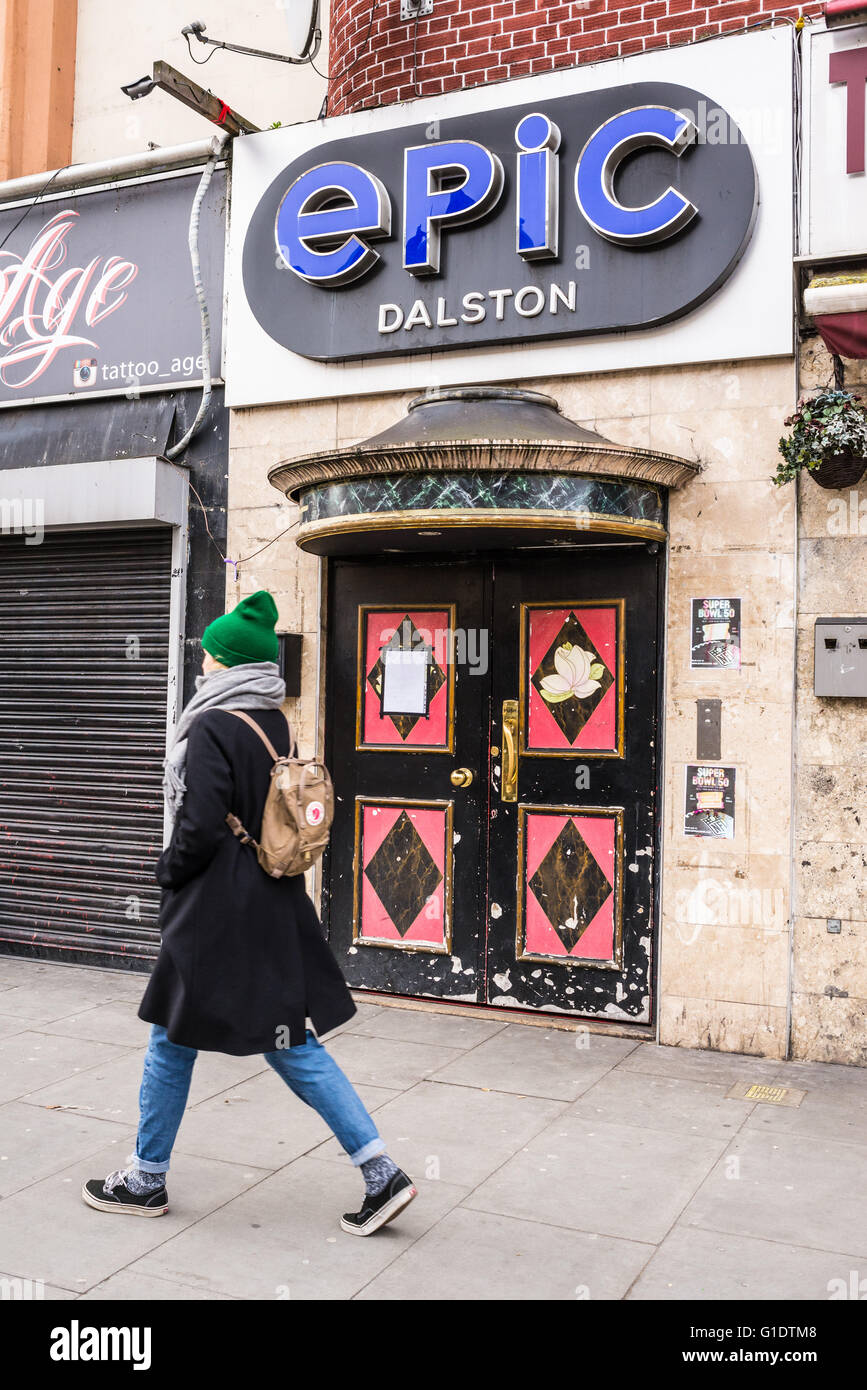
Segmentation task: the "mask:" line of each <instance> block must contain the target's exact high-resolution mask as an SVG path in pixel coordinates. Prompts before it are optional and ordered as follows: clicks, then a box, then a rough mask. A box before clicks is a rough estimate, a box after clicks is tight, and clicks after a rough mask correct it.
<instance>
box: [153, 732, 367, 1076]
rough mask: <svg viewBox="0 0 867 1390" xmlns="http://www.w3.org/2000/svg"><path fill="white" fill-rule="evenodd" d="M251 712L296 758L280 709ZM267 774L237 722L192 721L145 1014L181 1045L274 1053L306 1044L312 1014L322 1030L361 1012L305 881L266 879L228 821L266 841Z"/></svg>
mask: <svg viewBox="0 0 867 1390" xmlns="http://www.w3.org/2000/svg"><path fill="white" fill-rule="evenodd" d="M247 712H248V713H250V714H251V717H252V718H253V719H255V721H256V723H257V724H259V726H260V728H262V730H263V731H264V732H265V733H266V734H267V736H268V738H269V739H270V740H271V742H272V744H273V745H274V747H275V748H276V750H277V752H278V753H281V754H283V753H288V752H289V732H288V728H287V724H286V720H285V718H284V717H283V715H282V713H281V712H280V710H252V711H247ZM270 773H271V758H270V757H269V755H268V751H267V749H266V748H265V746H264V744H263V743H262V742H261V740H260V739H258V738H257V737H256V735H255V734H254V733H253V730H252V729H250V728H248V727H247V726H246V725H245V724H244V723H243V722H242V721H241V720H240V719H237V718H236V717H235V715H233V714H230V713H228V711H226V710H207V711H205V712H204V713H203V714H200V715H199V716H198V717H197V718H196V720H195V721H194V723H193V724H192V726H191V728H190V734H189V742H188V745H187V765H186V773H185V780H186V784H187V791H186V795H185V796H184V801H183V805H182V807H181V811H180V814H179V815H178V818H177V820H176V822H175V826H174V831H173V834H172V838H171V843H170V844H169V846H168V848H167V849H165V850H164V851H163V853H162V855H161V856H160V860H159V863H158V864H157V871H156V876H157V882H158V883H159V884H160V885H161V886H162V888H163V894H162V900H161V904H160V917H159V925H160V932H161V937H162V942H161V947H160V953H159V956H158V958H157V961H156V965H155V966H154V970H153V974H152V975H151V978H150V980H149V982H148V986H147V989H146V990H145V993H144V998H143V999H142V1002H141V1006H140V1008H139V1018H142V1019H144V1020H145V1021H146V1022H148V1023H159V1024H162V1025H163V1027H164V1028H165V1029H166V1030H167V1032H168V1035H169V1038H170V1040H171V1041H172V1042H176V1043H180V1044H182V1045H183V1046H185V1047H194V1048H198V1049H201V1050H203V1051H205V1052H229V1053H232V1054H234V1055H235V1056H247V1055H249V1054H251V1053H261V1052H271V1051H274V1050H275V1049H277V1048H278V1047H279V1046H281V1045H282V1046H284V1047H285V1046H286V1045H287V1040H288V1045H289V1046H290V1047H295V1046H297V1045H299V1044H301V1043H303V1042H304V1041H305V1040H306V1023H305V1020H306V1018H309V1019H310V1021H311V1023H312V1025H313V1028H314V1029H315V1031H316V1032H317V1034H321V1033H327V1032H328V1031H329V1030H330V1029H332V1028H336V1027H337V1026H338V1024H340V1023H345V1022H346V1021H347V1019H349V1018H351V1017H352V1015H353V1014H354V1013H355V1004H354V1003H353V1001H352V996H351V995H350V993H349V990H348V989H347V987H346V983H345V981H344V979H343V976H342V975H341V973H340V968H339V966H338V964H337V962H336V960H335V959H334V956H333V955H332V953H331V949H330V947H329V946H328V943H327V942H326V940H325V937H324V935H323V932H322V928H321V926H320V925H319V920H318V918H317V916H316V911H315V909H314V907H313V904H312V902H311V901H310V899H309V897H308V896H307V893H306V891H305V886H304V876H303V875H302V874H299V875H298V876H297V877H295V878H269V876H268V875H267V874H266V873H265V871H264V869H262V868H260V866H259V863H258V860H257V859H256V851H255V850H254V849H253V848H252V846H251V845H242V844H241V841H240V840H238V839H237V838H236V837H235V836H234V835H233V834H232V832H231V831H230V829H229V827H228V826H227V825H226V820H225V818H226V813H227V812H228V811H232V812H234V814H235V815H236V816H238V817H239V819H240V820H241V821H242V823H243V824H244V826H245V827H246V829H247V830H248V831H249V833H250V834H251V835H252V836H253V838H254V839H256V840H258V838H259V833H260V830H261V824H262V812H263V810H264V807H265V798H266V796H267V793H268V786H269V782H270ZM280 1030H288V1032H287V1031H282V1032H281V1031H280Z"/></svg>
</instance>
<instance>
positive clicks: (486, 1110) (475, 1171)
mask: <svg viewBox="0 0 867 1390" xmlns="http://www.w3.org/2000/svg"><path fill="white" fill-rule="evenodd" d="M562 1108H563V1106H562V1103H561V1102H558V1101H552V1100H547V1099H544V1098H540V1097H538V1096H513V1095H509V1094H507V1093H505V1092H503V1091H476V1090H473V1089H472V1088H470V1087H464V1086H444V1085H441V1084H440V1083H439V1082H438V1081H421V1082H419V1084H418V1085H417V1086H414V1087H413V1088H412V1090H410V1091H407V1092H406V1093H405V1094H404V1095H402V1096H400V1097H398V1098H397V1099H396V1100H391V1101H389V1102H388V1103H387V1104H386V1105H384V1106H383V1107H382V1109H381V1110H379V1111H378V1112H377V1115H376V1124H377V1128H378V1129H379V1131H380V1133H381V1134H382V1137H383V1139H384V1140H385V1142H386V1145H387V1147H388V1152H389V1153H390V1155H391V1157H392V1158H393V1159H394V1161H395V1163H398V1164H400V1166H401V1167H402V1168H403V1169H404V1170H405V1171H406V1172H407V1173H409V1174H410V1175H411V1176H412V1177H413V1178H422V1177H427V1178H431V1177H434V1178H436V1177H438V1178H439V1179H440V1180H441V1181H443V1182H448V1183H456V1184H458V1185H461V1186H466V1187H474V1186H476V1184H477V1183H480V1182H482V1181H484V1179H485V1178H487V1177H488V1176H489V1175H490V1174H491V1173H493V1172H494V1171H495V1169H497V1168H499V1167H500V1165H501V1164H502V1163H504V1162H505V1161H506V1159H508V1158H509V1157H510V1156H511V1155H512V1154H514V1153H516V1152H517V1150H518V1149H520V1148H521V1147H522V1146H523V1145H524V1144H526V1143H528V1141H529V1140H530V1139H531V1138H532V1137H533V1135H535V1134H538V1133H539V1131H540V1130H542V1129H544V1128H545V1127H546V1126H547V1125H548V1124H550V1123H551V1121H552V1120H553V1119H554V1118H555V1117H556V1116H557V1115H558V1114H559V1113H560V1111H561V1110H562ZM316 1157H317V1158H325V1159H341V1160H342V1161H344V1162H347V1163H348V1160H347V1159H346V1158H345V1155H344V1154H343V1151H342V1150H341V1148H340V1146H339V1145H338V1143H337V1141H336V1140H335V1139H329V1140H328V1141H327V1142H326V1143H324V1144H323V1145H322V1147H321V1148H319V1149H317V1150H316Z"/></svg>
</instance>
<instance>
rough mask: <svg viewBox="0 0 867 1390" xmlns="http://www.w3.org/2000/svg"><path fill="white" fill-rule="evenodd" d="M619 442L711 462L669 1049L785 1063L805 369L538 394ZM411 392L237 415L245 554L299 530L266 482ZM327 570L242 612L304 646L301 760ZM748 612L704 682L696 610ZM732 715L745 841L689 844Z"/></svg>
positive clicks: (697, 574) (561, 386)
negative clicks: (798, 424) (785, 480)
mask: <svg viewBox="0 0 867 1390" xmlns="http://www.w3.org/2000/svg"><path fill="white" fill-rule="evenodd" d="M522 385H525V386H527V387H529V388H531V389H537V390H541V391H545V392H547V393H548V394H549V395H552V396H554V397H555V398H556V399H557V400H558V401H559V402H560V405H561V408H562V410H563V411H564V413H565V414H566V415H568V416H570V417H571V418H572V419H574V420H577V421H579V422H580V423H582V424H587V425H590V426H591V427H592V428H594V429H598V430H599V431H600V432H601V433H602V434H604V435H606V436H608V437H609V438H611V439H612V440H615V441H617V442H619V443H626V444H635V445H641V446H645V447H655V448H658V449H661V450H663V451H666V452H671V453H675V454H680V455H683V456H685V457H687V458H695V459H698V460H700V461H701V463H702V464H703V467H704V471H703V472H702V474H701V475H700V476H699V478H698V479H697V480H696V481H694V482H692V483H690V484H689V485H688V487H686V488H685V489H684V490H683V491H682V492H678V493H675V494H673V495H672V497H671V515H670V531H671V544H670V566H669V597H668V653H667V660H666V697H665V705H666V720H665V726H666V727H665V754H664V789H663V790H664V839H663V881H662V903H663V906H662V923H661V930H660V943H661V1000H659V1001H658V1002H657V1013H658V1016H659V1018H660V1032H661V1039H662V1041H663V1042H666V1043H673V1044H680V1045H682V1046H690V1047H693V1046H701V1047H711V1048H718V1049H721V1050H724V1051H736V1052H751V1053H756V1054H762V1055H768V1056H777V1057H779V1056H783V1055H784V1053H785V1048H786V1036H787V1026H786V1025H787V999H788V975H789V939H790V938H789V888H790V878H791V819H790V807H791V786H792V755H791V754H792V748H791V737H792V705H793V682H794V626H793V623H794V555H795V525H796V522H795V494H794V491H793V490H792V489H787V490H783V491H782V492H778V491H777V490H776V489H774V487H773V485H772V484H771V483H770V481H769V480H770V477H771V475H772V473H773V471H774V467H775V463H776V445H777V440H778V438H779V435H780V433H781V426H782V420H783V417H784V416H785V415H786V414H787V413H788V412H789V411H790V410H791V408H792V405H793V399H794V393H795V374H794V365H793V363H792V361H791V360H782V361H773V362H757V363H747V364H744V363H740V364H738V363H730V364H721V365H716V366H710V367H696V368H692V367H687V368H676V369H672V368H661V369H658V370H656V371H641V372H629V373H616V374H614V373H611V374H605V375H598V376H589V377H582V378H573V379H564V378H556V379H553V380H531V381H527V382H524V383H522ZM410 398H411V397H410V395H409V394H407V393H404V394H401V395H389V396H382V397H369V398H363V399H345V400H337V401H329V402H320V403H316V404H313V405H308V404H304V405H294V406H274V407H267V408H261V409H256V410H236V411H234V412H233V419H232V429H231V439H230V483H229V509H230V516H229V541H228V544H229V555H230V556H231V557H232V558H238V557H243V556H245V555H249V554H251V553H252V552H253V551H255V550H257V549H259V547H260V546H262V545H264V544H265V543H266V542H268V541H270V540H272V539H273V538H274V536H275V535H277V534H278V533H279V532H280V531H281V530H283V529H284V528H285V527H287V526H290V525H292V524H293V522H294V521H295V520H296V519H297V509H296V508H294V507H293V506H292V505H291V504H289V503H287V502H286V501H285V499H283V500H281V498H280V496H279V495H278V494H277V493H276V492H275V491H274V489H273V488H271V487H270V485H269V484H268V482H267V471H268V469H269V468H270V467H272V466H273V465H274V464H275V463H277V462H278V461H279V460H281V459H284V458H290V457H293V456H298V455H300V454H303V453H305V452H308V451H313V450H316V449H325V448H328V447H330V446H333V445H335V444H340V443H342V444H347V445H348V444H351V443H354V442H356V441H358V440H360V439H363V438H366V437H368V436H370V435H372V434H374V433H377V432H378V431H379V430H382V429H384V428H385V427H386V426H387V425H389V424H391V423H392V422H394V421H395V420H397V419H399V418H401V417H402V415H403V414H404V413H405V409H406V404H407V401H408V400H409V399H410ZM317 575H318V561H317V560H316V559H315V558H314V557H311V556H309V555H303V554H302V553H301V552H300V551H298V550H297V548H296V547H295V545H294V543H293V540H292V533H291V532H290V533H289V534H288V535H287V536H285V537H284V538H282V539H281V540H278V541H276V543H275V544H273V545H271V546H270V547H269V548H268V549H267V550H266V551H264V552H263V553H262V554H261V555H259V556H256V557H255V558H254V559H252V560H250V561H249V562H248V563H246V564H242V566H241V568H240V571H239V576H238V582H237V584H235V583H234V582H233V581H232V579H231V571H229V588H228V594H227V598H228V600H229V602H230V603H234V602H236V601H237V599H238V598H240V597H242V596H243V595H244V594H247V593H250V592H252V591H253V590H255V589H257V588H259V587H261V586H263V585H266V586H268V587H269V588H271V589H272V590H273V592H274V594H275V597H276V599H277V603H278V606H279V609H280V614H281V622H282V624H283V625H284V626H285V627H286V628H288V629H290V630H293V631H302V632H303V633H304V635H305V643H304V649H305V650H304V674H303V679H304V691H303V695H302V698H301V700H300V701H299V702H297V709H296V718H297V720H298V724H299V729H300V736H301V742H302V745H303V746H304V747H305V748H306V750H308V751H312V748H313V740H314V733H315V725H316V721H317V711H316V709H315V689H316V660H317V653H316V647H317V633H318V629H319V613H318V609H317ZM704 595H719V596H735V597H741V598H742V599H743V602H744V625H743V626H744V631H743V666H742V669H741V671H740V672H720V673H716V672H708V671H694V672H691V671H690V669H689V629H688V604H689V599H690V598H691V597H700V596H704ZM703 696H718V697H720V698H721V699H722V701H723V713H722V754H723V759H722V760H723V762H724V763H726V764H730V765H733V766H735V767H736V769H737V834H736V838H735V839H734V840H733V841H718V840H712V841H711V840H701V841H697V840H689V839H687V838H686V837H685V836H684V835H683V834H682V833H681V832H682V820H683V790H684V768H685V765H686V763H687V762H689V761H695V751H696V750H695V736H696V704H695V702H696V700H697V699H698V698H701V697H703Z"/></svg>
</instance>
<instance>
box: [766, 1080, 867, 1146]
mask: <svg viewBox="0 0 867 1390" xmlns="http://www.w3.org/2000/svg"><path fill="white" fill-rule="evenodd" d="M744 1128H745V1129H755V1130H759V1131H760V1132H765V1133H775V1134H800V1135H805V1136H807V1135H814V1136H815V1137H816V1138H817V1139H835V1140H838V1141H839V1142H840V1143H841V1144H860V1145H862V1146H864V1145H867V1106H863V1105H857V1104H852V1103H851V1101H850V1099H849V1098H848V1096H846V1094H845V1093H842V1094H841V1093H838V1092H835V1091H834V1090H833V1089H827V1090H826V1089H824V1088H823V1087H816V1089H815V1090H812V1091H808V1092H807V1094H806V1095H805V1096H804V1099H803V1100H802V1101H801V1104H800V1105H799V1106H782V1105H763V1104H757V1105H756V1107H755V1109H754V1110H753V1111H752V1114H751V1115H750V1116H749V1118H748V1119H747V1120H746V1122H745V1125H744Z"/></svg>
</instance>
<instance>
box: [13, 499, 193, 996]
mask: <svg viewBox="0 0 867 1390" xmlns="http://www.w3.org/2000/svg"><path fill="white" fill-rule="evenodd" d="M170 582H171V531H170V528H169V527H162V526H154V527H149V528H147V529H136V530H109V531H102V530H99V531H97V530H93V531H67V532H51V531H49V532H46V534H45V537H44V540H43V541H42V543H41V544H38V545H26V544H25V543H24V538H23V537H22V536H20V535H19V536H11V535H7V536H2V537H0V952H3V953H6V954H14V955H31V956H34V955H35V956H38V957H39V958H41V959H48V960H50V959H54V960H66V961H75V962H79V963H87V964H91V965H111V966H115V967H121V968H126V969H145V968H146V967H147V964H148V962H149V961H150V960H152V959H153V957H154V955H155V954H156V949H157V946H158V941H159V937H158V932H157V928H156V919H157V909H158V904H159V889H158V888H157V885H156V883H155V882H154V876H153V871H154V863H155V860H156V858H157V856H158V854H159V852H160V849H161V846H162V835H163V801H162V791H161V778H162V759H163V757H164V755H165V733H166V701H167V691H168V655H169V650H168V644H169V604H170Z"/></svg>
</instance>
